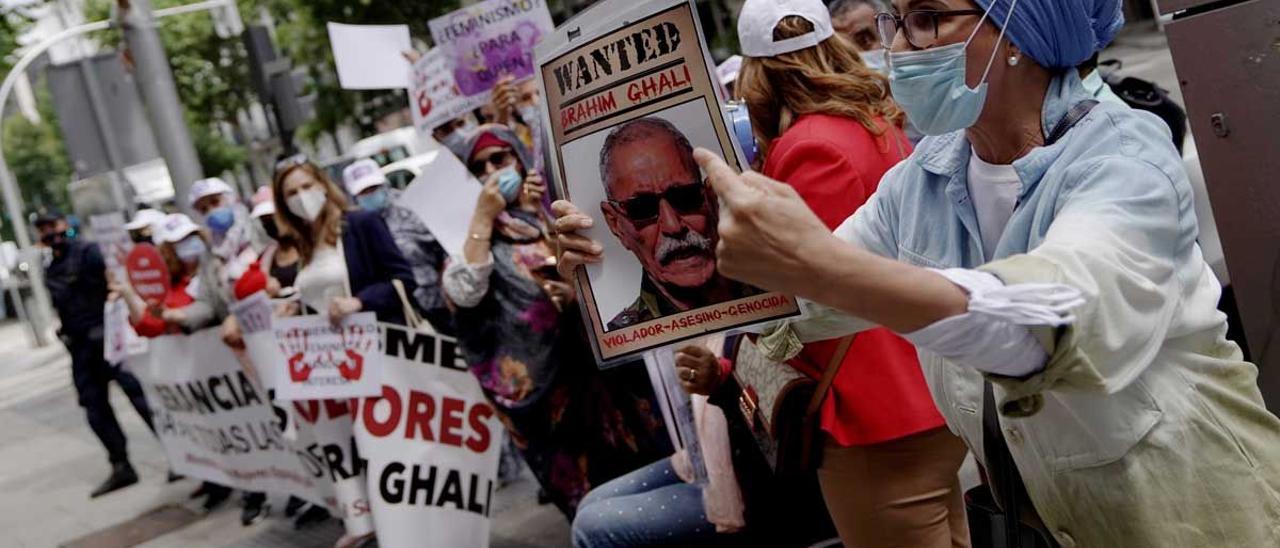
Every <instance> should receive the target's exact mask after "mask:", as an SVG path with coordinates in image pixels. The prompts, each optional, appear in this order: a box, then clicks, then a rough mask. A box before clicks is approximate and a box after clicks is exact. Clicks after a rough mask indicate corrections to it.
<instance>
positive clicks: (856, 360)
mask: <svg viewBox="0 0 1280 548" xmlns="http://www.w3.org/2000/svg"><path fill="white" fill-rule="evenodd" d="M877 121H878V122H879V123H880V124H881V125H882V126H883V127H884V128H885V132H884V134H883V135H881V136H876V135H874V134H872V133H871V132H870V131H867V129H866V128H865V127H863V126H862V124H860V123H858V121H857V120H854V119H852V118H845V117H840V116H828V115H824V114H808V115H804V116H801V117H800V118H798V119H797V120H796V123H795V124H794V125H792V126H791V128H790V129H788V130H787V131H786V133H783V134H782V136H781V137H779V138H777V139H775V140H774V141H773V143H772V144H771V145H770V147H769V151H768V156H767V157H766V158H765V164H764V174H765V175H767V176H769V177H770V178H773V179H776V180H779V181H782V182H785V183H787V184H789V185H791V186H792V187H794V188H795V189H796V191H797V192H799V193H800V196H801V197H803V198H804V200H805V202H807V203H808V204H809V208H810V209H812V210H813V211H814V212H815V213H817V214H818V217H819V218H821V219H822V221H823V222H824V223H826V224H827V226H828V227H829V228H831V229H832V230H835V228H836V227H838V226H840V224H841V223H843V222H844V220H845V219H847V218H849V216H850V215H852V214H853V212H854V211H856V210H857V209H858V208H859V207H862V204H863V203H865V202H866V201H867V199H868V198H870V197H871V195H872V194H873V193H875V191H876V187H877V186H879V184H880V179H881V178H882V177H883V176H884V174H885V172H886V171H888V170H889V168H891V167H893V166H894V165H896V164H897V163H898V162H899V161H901V160H902V159H903V158H905V156H906V155H908V154H910V153H911V144H910V142H908V141H907V140H906V137H905V136H904V135H903V134H902V131H901V130H899V129H898V128H895V127H891V125H890V124H888V123H886V122H885V121H884V120H877ZM895 140H896V142H895ZM837 344H838V341H822V342H816V343H810V344H808V345H806V346H805V349H804V350H803V351H802V352H801V353H800V355H799V356H797V357H796V359H794V360H792V362H791V365H792V366H793V367H795V368H796V369H799V370H800V371H803V372H805V373H806V374H809V375H811V376H814V377H817V376H819V375H820V374H821V372H822V369H824V368H826V367H827V364H829V363H831V358H832V354H834V353H835V350H836V346H837ZM943 424H944V421H943V418H942V415H941V414H939V413H938V409H937V408H936V407H935V406H934V403H933V397H932V396H931V395H930V393H929V389H928V386H926V385H925V381H924V374H923V373H922V372H921V370H920V362H919V359H918V358H917V357H916V351H915V348H914V347H912V346H911V344H910V343H908V342H907V341H905V340H903V339H902V338H901V337H898V336H897V335H895V334H893V333H892V332H891V331H889V330H888V329H876V330H874V331H868V332H865V333H860V334H858V335H857V336H856V337H855V338H854V341H853V344H852V346H850V347H849V353H848V354H847V355H846V356H845V358H844V362H843V364H842V365H841V369H840V372H839V373H838V374H837V375H836V378H835V381H834V382H833V383H832V391H831V393H830V394H829V395H828V397H827V400H826V402H825V403H824V404H823V407H822V428H823V430H825V431H826V432H827V434H828V435H830V436H831V437H832V438H833V439H834V440H835V442H836V443H838V444H840V445H842V446H851V445H869V444H874V443H880V442H885V441H890V440H894V439H898V438H902V437H906V436H910V435H912V434H917V433H920V432H924V431H926V430H932V429H934V428H938V427H940V426H942V425H943Z"/></svg>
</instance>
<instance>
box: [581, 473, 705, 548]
mask: <svg viewBox="0 0 1280 548" xmlns="http://www.w3.org/2000/svg"><path fill="white" fill-rule="evenodd" d="M717 540H719V539H717V538H716V527H715V526H714V525H712V524H711V523H709V522H707V515H706V511H705V510H703V507H702V488H701V487H699V486H697V485H693V484H689V483H685V482H684V481H683V480H681V479H680V477H679V476H677V475H676V472H675V470H674V469H672V468H671V458H670V457H668V458H665V459H662V460H660V461H658V462H655V463H653V464H650V465H648V466H645V467H644V468H641V469H639V470H636V471H634V472H631V473H630V474H627V475H625V476H621V477H618V478H615V479H613V480H611V481H609V482H608V483H606V484H604V485H601V486H600V487H597V488H595V489H592V490H591V492H590V493H587V496H586V497H583V499H582V502H581V503H579V504H578V514H577V516H576V517H575V518H574V520H573V545H574V547H575V548H622V547H638V546H690V545H698V546H705V545H710V544H714V543H715V542H716V541H717Z"/></svg>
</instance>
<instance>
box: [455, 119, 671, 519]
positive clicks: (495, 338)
mask: <svg viewBox="0 0 1280 548" xmlns="http://www.w3.org/2000/svg"><path fill="white" fill-rule="evenodd" d="M454 152H455V153H456V154H458V156H459V157H460V158H462V159H463V160H464V161H465V162H466V164H467V165H468V166H470V167H471V172H472V174H473V175H475V176H476V177H477V178H479V179H481V180H483V181H484V191H483V193H482V194H481V198H480V200H479V201H478V203H477V204H476V211H475V215H474V217H473V220H472V223H471V227H470V231H469V232H470V238H469V239H468V241H467V243H466V246H465V248H464V254H465V255H464V256H463V257H455V258H453V260H452V262H451V264H450V265H449V266H448V267H447V268H446V270H445V275H444V290H445V295H446V297H447V298H448V299H449V300H450V301H451V302H452V304H453V305H454V306H456V315H455V320H456V324H457V328H458V336H459V345H460V347H461V348H462V351H463V355H464V357H465V359H466V361H467V364H468V365H469V367H470V369H471V372H472V373H473V374H475V376H476V377H477V378H478V379H479V381H480V386H481V387H482V388H483V389H484V391H485V394H486V395H487V396H488V398H489V399H490V400H491V401H492V402H493V403H494V405H495V407H496V408H497V410H498V411H499V416H500V417H501V418H502V420H503V423H504V425H506V427H507V430H508V431H509V432H510V433H511V435H512V437H513V438H514V439H515V441H516V445H517V446H518V447H519V448H520V451H521V453H522V454H523V455H524V458H525V462H526V463H527V464H528V465H529V467H530V468H531V469H532V470H533V472H534V475H535V476H536V477H537V479H538V482H539V483H540V484H541V485H542V487H543V488H544V489H545V490H546V491H547V493H548V494H549V495H550V498H551V500H552V501H553V502H554V503H555V504H556V506H557V507H558V508H559V509H560V510H561V511H562V512H564V513H565V515H567V516H570V517H572V516H573V515H574V512H575V511H576V509H577V506H578V502H579V501H580V500H581V498H582V496H583V495H585V494H586V492H587V491H588V490H589V489H591V488H592V487H594V486H597V485H600V484H603V483H605V482H606V481H608V480H610V479H613V478H615V477H617V476H619V475H622V474H624V473H627V472H630V471H632V470H635V469H637V468H639V467H641V466H643V465H645V464H648V463H651V462H653V461H655V460H657V459H659V458H660V457H662V456H664V455H668V454H670V445H669V442H668V439H667V434H666V431H665V429H664V428H663V421H662V418H661V416H660V414H659V411H658V409H659V408H658V407H657V403H656V401H655V399H654V395H653V393H652V390H651V388H650V384H649V381H648V376H647V375H646V374H645V371H644V369H643V368H637V367H634V366H620V367H617V368H614V369H611V370H609V371H607V372H601V371H600V370H598V369H597V368H596V365H595V361H594V359H593V357H592V353H591V348H590V346H589V343H588V342H587V340H586V338H585V334H583V333H582V332H581V327H582V325H581V318H580V316H579V314H578V307H577V305H576V304H574V299H575V295H574V291H573V287H572V286H570V285H569V284H568V283H566V282H564V281H563V280H562V279H560V277H559V276H558V275H557V274H556V272H555V254H554V252H553V250H552V248H551V242H550V241H549V240H548V238H547V227H546V225H545V221H544V216H543V213H542V205H541V204H542V194H543V193H545V192H546V187H545V185H544V184H543V182H542V178H541V177H540V176H539V175H538V174H537V173H534V172H531V171H530V170H529V169H528V168H527V166H529V165H530V161H531V159H530V153H529V151H528V150H527V149H526V148H525V147H524V145H523V144H522V143H521V142H520V140H519V138H517V137H516V136H515V134H514V133H513V132H512V131H511V130H509V129H507V128H506V127H503V126H499V125H487V126H482V127H481V128H480V129H479V130H478V131H477V132H476V133H474V134H473V135H472V136H471V137H470V139H468V141H467V142H466V143H464V145H463V146H461V147H458V148H455V149H454ZM512 170H514V175H515V176H516V177H515V182H514V184H512V183H510V182H509V181H508V178H509V177H508V176H509V174H511V172H512Z"/></svg>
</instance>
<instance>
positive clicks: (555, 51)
mask: <svg viewBox="0 0 1280 548" xmlns="http://www.w3.org/2000/svg"><path fill="white" fill-rule="evenodd" d="M586 13H591V14H600V15H599V17H596V18H592V17H590V16H587V15H586V14H585V13H584V15H583V16H582V17H580V18H579V19H578V20H579V21H584V22H587V21H590V22H591V24H592V25H594V26H591V27H588V26H586V24H585V23H584V26H582V27H572V28H562V29H561V30H559V31H557V32H556V33H555V34H554V35H553V36H552V37H548V39H547V40H546V41H544V43H543V44H542V45H541V46H539V48H538V59H539V61H540V64H541V66H540V72H539V81H540V83H541V85H542V86H543V92H544V97H545V98H546V103H547V105H548V108H549V109H550V110H551V113H550V114H551V116H550V118H551V120H550V121H551V127H550V132H549V133H550V135H551V138H552V141H553V146H552V147H551V149H552V156H553V157H554V159H555V162H554V166H553V167H554V168H555V169H556V171H557V173H558V175H559V177H558V178H557V179H558V180H559V181H561V184H562V189H561V192H562V195H563V196H565V197H567V198H568V199H569V200H570V201H572V202H574V203H575V204H576V205H577V206H578V207H579V208H580V209H582V210H583V212H584V213H586V214H588V215H590V216H591V217H592V218H593V220H594V221H595V226H596V228H593V229H591V230H589V231H587V232H586V233H585V235H586V236H587V237H589V238H591V239H593V240H596V241H599V242H601V243H602V244H603V245H604V254H603V255H604V258H605V260H604V262H603V264H600V265H591V266H589V267H587V268H586V269H585V270H584V271H580V272H579V274H578V280H577V281H578V287H579V295H581V297H582V298H581V299H580V301H581V303H582V306H583V310H584V317H585V318H586V321H587V324H588V325H587V331H588V332H589V333H590V334H591V340H592V347H593V348H594V350H595V352H596V357H597V359H598V360H599V361H601V362H608V361H615V360H619V359H621V358H625V357H629V356H634V355H635V354H638V353H640V352H643V351H645V350H647V349H653V348H657V347H660V346H665V345H669V344H672V343H675V342H678V341H682V340H686V339H689V338H692V337H697V336H700V335H704V334H707V333H714V332H720V331H726V330H730V329H735V328H740V327H744V326H747V325H750V324H755V323H760V322H765V321H769V320H773V319H778V318H784V317H790V316H794V315H797V314H799V307H798V305H797V304H796V301H795V299H793V298H791V297H788V296H784V295H780V294H774V293H765V292H763V291H761V290H760V289H757V288H754V287H750V286H747V285H743V284H740V283H738V282H735V281H733V280H730V279H728V278H725V277H724V276H721V275H720V274H719V272H718V271H717V270H716V259H715V249H716V244H717V242H718V239H719V235H718V233H717V231H716V229H717V222H718V218H719V201H718V200H717V198H716V195H715V193H714V192H713V191H712V190H711V189H710V188H709V187H708V186H707V185H706V184H705V183H704V180H703V175H702V173H701V170H700V169H699V168H698V165H697V163H696V162H695V161H694V160H693V148H694V147H703V148H706V149H709V150H711V151H713V152H716V153H718V154H720V155H721V156H723V157H725V158H726V160H728V161H729V163H730V164H731V165H735V166H741V165H742V164H743V162H742V161H741V160H739V159H740V158H741V157H742V156H741V153H740V152H739V151H738V150H737V148H736V146H735V143H734V140H733V137H732V136H731V133H730V131H729V129H728V126H727V124H726V122H725V119H724V117H723V108H722V105H721V104H720V99H719V96H718V94H717V92H716V90H717V88H718V87H719V84H718V83H717V81H716V80H715V76H714V74H715V66H714V65H713V64H712V63H711V61H710V57H709V55H708V54H707V52H706V46H705V44H704V43H703V41H702V35H701V32H700V29H699V27H698V21H697V11H696V10H695V9H694V6H693V4H692V3H691V2H687V1H679V0H666V1H656V2H645V3H641V4H634V3H626V2H620V1H612V2H605V3H603V4H598V5H596V6H595V7H592V8H591V9H590V10H588V12H586ZM571 33H572V34H573V36H575V38H572V39H571V38H570V34H571Z"/></svg>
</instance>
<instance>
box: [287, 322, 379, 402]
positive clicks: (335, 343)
mask: <svg viewBox="0 0 1280 548" xmlns="http://www.w3.org/2000/svg"><path fill="white" fill-rule="evenodd" d="M273 329H274V331H275V335H276V342H277V343H278V344H279V345H280V351H281V353H282V354H283V357H284V362H283V364H276V365H275V366H274V367H280V366H281V365H282V366H283V367H284V369H285V371H283V372H280V371H277V372H275V373H271V374H268V375H265V376H272V377H275V379H276V380H277V382H278V385H277V386H276V398H277V399H281V400H323V399H345V398H361V397H365V396H375V395H377V394H378V393H379V390H380V389H381V380H380V377H379V374H380V373H381V371H382V341H381V338H380V336H379V334H378V320H377V317H376V316H375V315H374V314H373V313H372V312H365V313H361V314H353V315H351V316H348V317H347V318H346V319H344V320H343V321H342V322H341V323H339V324H337V325H334V324H333V323H331V322H330V321H329V319H328V318H326V317H323V316H299V317H296V318H281V319H277V320H275V321H274V323H273Z"/></svg>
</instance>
